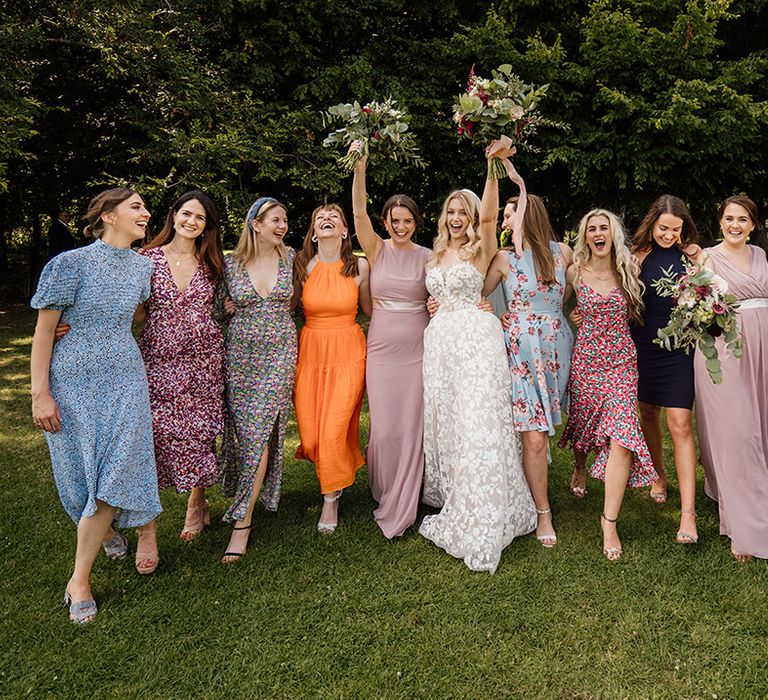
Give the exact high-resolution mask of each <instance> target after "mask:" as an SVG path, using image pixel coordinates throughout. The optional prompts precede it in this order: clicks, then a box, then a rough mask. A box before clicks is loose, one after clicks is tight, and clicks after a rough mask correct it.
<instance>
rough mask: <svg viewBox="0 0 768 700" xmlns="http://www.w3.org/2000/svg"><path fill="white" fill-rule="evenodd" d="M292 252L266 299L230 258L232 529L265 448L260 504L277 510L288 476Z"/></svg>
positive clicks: (228, 492) (227, 468) (227, 487)
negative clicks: (285, 474) (285, 452)
mask: <svg viewBox="0 0 768 700" xmlns="http://www.w3.org/2000/svg"><path fill="white" fill-rule="evenodd" d="M293 258H294V251H293V250H292V249H290V248H289V249H288V264H285V263H283V261H282V260H280V261H279V263H278V272H277V281H276V282H275V286H274V287H273V288H272V291H271V292H270V293H269V295H268V296H267V297H266V298H264V297H262V296H261V295H260V294H259V293H258V292H257V291H256V290H255V289H254V287H253V283H252V282H251V279H250V277H248V272H247V271H246V270H245V268H243V267H241V266H239V265H238V264H237V261H236V260H235V259H234V258H233V257H232V256H231V255H228V256H226V257H225V258H224V261H225V265H224V285H223V287H224V288H225V293H227V294H229V296H230V297H231V298H232V301H233V302H234V304H235V313H234V314H233V315H232V318H231V319H230V321H229V327H228V329H227V340H226V348H227V405H228V408H229V414H230V420H229V421H228V425H227V430H226V434H225V438H224V446H223V458H224V483H223V486H222V492H223V493H224V495H225V496H230V497H234V500H233V501H232V505H231V506H230V507H229V509H228V510H227V512H226V513H225V514H224V520H225V521H226V522H235V521H236V520H242V519H243V518H244V517H245V514H246V512H247V511H248V505H249V503H250V499H251V492H252V490H253V481H254V478H255V477H256V473H257V472H258V469H259V462H260V460H261V456H262V454H263V453H264V449H265V448H268V449H269V455H268V462H267V473H266V475H265V477H264V487H263V490H262V495H261V502H262V504H263V505H264V507H265V508H266V509H267V510H273V511H274V510H277V506H278V503H279V502H280V488H281V484H282V475H283V443H284V442H285V428H286V426H287V424H288V414H289V413H290V409H291V394H292V392H293V378H294V373H295V368H296V324H295V323H294V322H293V319H292V318H291V308H290V307H291V296H292V295H293V282H292V279H293Z"/></svg>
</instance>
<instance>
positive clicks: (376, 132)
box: [373, 131, 381, 141]
mask: <svg viewBox="0 0 768 700" xmlns="http://www.w3.org/2000/svg"><path fill="white" fill-rule="evenodd" d="M373 139H374V141H381V134H380V133H379V132H378V131H374V132H373Z"/></svg>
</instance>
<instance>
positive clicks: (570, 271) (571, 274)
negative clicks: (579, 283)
mask: <svg viewBox="0 0 768 700" xmlns="http://www.w3.org/2000/svg"><path fill="white" fill-rule="evenodd" d="M577 273H578V270H577V269H576V265H574V264H573V263H571V264H570V265H568V267H567V269H566V270H565V281H566V282H568V284H570V285H571V286H572V287H573V286H574V283H575V282H576V275H577Z"/></svg>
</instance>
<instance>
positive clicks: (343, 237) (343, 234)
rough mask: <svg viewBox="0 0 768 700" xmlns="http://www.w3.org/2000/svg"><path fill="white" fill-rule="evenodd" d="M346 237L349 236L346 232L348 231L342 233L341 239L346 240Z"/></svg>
mask: <svg viewBox="0 0 768 700" xmlns="http://www.w3.org/2000/svg"><path fill="white" fill-rule="evenodd" d="M346 237H347V234H346V233H342V234H341V240H342V241H343V240H344V239H345V238H346Z"/></svg>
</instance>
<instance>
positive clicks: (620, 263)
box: [573, 209, 645, 324]
mask: <svg viewBox="0 0 768 700" xmlns="http://www.w3.org/2000/svg"><path fill="white" fill-rule="evenodd" d="M595 216H604V217H605V218H606V219H608V224H609V226H610V229H611V258H612V261H613V267H614V269H615V270H616V274H617V275H618V276H619V281H620V283H621V293H622V294H623V295H624V298H625V299H626V300H627V310H628V313H629V317H630V319H632V320H633V321H634V322H635V323H639V324H642V322H643V311H644V310H645V304H643V291H644V290H645V285H643V283H642V282H641V281H640V266H639V265H638V264H637V262H636V261H635V258H634V256H633V255H632V253H631V252H630V250H629V247H628V246H627V241H626V233H625V231H624V226H623V225H622V223H621V220H620V219H619V217H618V216H616V214H614V213H613V212H611V211H607V210H606V209H592V210H591V211H588V212H587V213H586V214H585V215H584V216H583V217H582V219H581V221H580V222H579V231H578V233H577V234H576V242H575V243H574V246H573V264H574V265H575V266H576V271H577V276H578V273H579V272H580V269H581V268H582V267H583V266H584V265H586V263H588V262H589V260H590V258H591V257H592V251H591V250H590V248H589V245H588V244H587V225H588V224H589V220H590V219H591V218H593V217H595Z"/></svg>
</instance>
